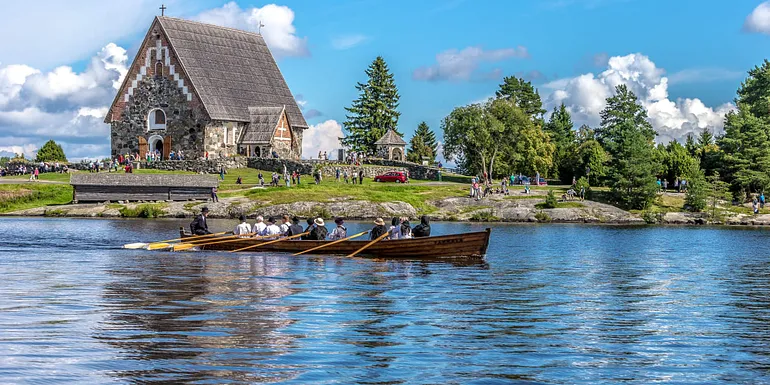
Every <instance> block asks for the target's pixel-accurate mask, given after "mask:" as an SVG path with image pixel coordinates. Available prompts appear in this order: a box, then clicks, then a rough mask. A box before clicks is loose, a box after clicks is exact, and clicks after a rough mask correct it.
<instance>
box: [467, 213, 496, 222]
mask: <svg viewBox="0 0 770 385" xmlns="http://www.w3.org/2000/svg"><path fill="white" fill-rule="evenodd" d="M471 220H472V221H475V222H495V221H499V220H500V218H498V217H496V216H495V213H494V211H492V210H483V211H476V212H475V213H473V215H471Z"/></svg>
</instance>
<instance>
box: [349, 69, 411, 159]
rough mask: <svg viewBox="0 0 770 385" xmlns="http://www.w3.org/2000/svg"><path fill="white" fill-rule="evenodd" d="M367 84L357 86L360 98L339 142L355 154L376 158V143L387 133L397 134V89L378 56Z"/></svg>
mask: <svg viewBox="0 0 770 385" xmlns="http://www.w3.org/2000/svg"><path fill="white" fill-rule="evenodd" d="M366 76H367V77H368V78H369V79H368V80H367V82H366V83H358V84H356V89H357V90H358V92H359V96H358V98H357V99H356V100H354V101H353V104H352V105H351V106H350V107H346V108H345V110H346V111H347V112H348V115H347V116H346V118H347V120H346V121H345V123H344V127H345V131H347V136H346V137H345V138H342V139H341V140H340V141H341V142H342V144H343V145H344V146H347V147H348V148H349V149H350V150H352V151H357V152H358V151H363V152H365V153H367V154H374V153H375V152H376V148H375V145H374V142H376V141H377V140H379V139H380V138H381V137H382V136H383V135H385V133H386V132H388V130H393V131H395V132H396V133H397V134H399V135H402V134H401V133H400V132H398V129H397V127H398V117H399V116H400V115H401V114H400V113H399V112H398V111H397V110H396V109H397V108H398V99H399V94H398V89H397V88H396V83H395V81H394V79H393V74H391V73H390V70H389V69H388V65H387V64H386V63H385V60H384V59H383V58H382V57H381V56H378V57H377V58H376V59H374V61H373V62H372V64H371V65H369V68H367V69H366Z"/></svg>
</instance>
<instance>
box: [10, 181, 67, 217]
mask: <svg viewBox="0 0 770 385" xmlns="http://www.w3.org/2000/svg"><path fill="white" fill-rule="evenodd" d="M70 201H72V186H70V185H66V184H46V183H39V184H38V183H25V184H0V213H8V212H12V211H18V210H25V209H31V208H34V207H40V206H47V205H62V204H67V203H70Z"/></svg>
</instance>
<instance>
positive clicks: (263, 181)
mask: <svg viewBox="0 0 770 385" xmlns="http://www.w3.org/2000/svg"><path fill="white" fill-rule="evenodd" d="M257 178H259V185H260V186H261V187H265V178H264V177H263V176H262V171H260V172H259V175H257Z"/></svg>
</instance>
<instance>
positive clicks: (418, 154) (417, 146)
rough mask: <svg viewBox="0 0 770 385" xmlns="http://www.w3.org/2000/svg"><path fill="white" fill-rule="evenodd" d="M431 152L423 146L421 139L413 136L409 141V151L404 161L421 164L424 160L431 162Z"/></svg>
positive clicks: (418, 136)
mask: <svg viewBox="0 0 770 385" xmlns="http://www.w3.org/2000/svg"><path fill="white" fill-rule="evenodd" d="M433 157H434V155H433V151H432V150H431V148H430V147H428V145H426V144H425V141H424V140H423V137H422V136H420V135H417V134H415V135H414V136H412V140H410V141H409V151H408V152H407V154H406V160H408V161H410V162H414V163H422V161H423V159H424V158H428V161H429V162H433Z"/></svg>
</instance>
